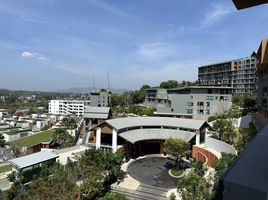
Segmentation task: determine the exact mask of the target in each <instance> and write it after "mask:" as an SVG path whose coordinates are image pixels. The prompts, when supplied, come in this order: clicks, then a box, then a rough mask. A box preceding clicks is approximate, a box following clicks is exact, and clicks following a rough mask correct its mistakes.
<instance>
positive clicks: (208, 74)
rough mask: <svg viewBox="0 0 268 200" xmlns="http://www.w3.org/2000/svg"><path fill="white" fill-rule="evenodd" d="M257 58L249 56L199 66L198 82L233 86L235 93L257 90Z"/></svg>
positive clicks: (202, 84)
mask: <svg viewBox="0 0 268 200" xmlns="http://www.w3.org/2000/svg"><path fill="white" fill-rule="evenodd" d="M256 65H257V59H256V58H255V57H247V58H241V59H236V60H230V61H226V62H221V63H215V64H211V65H205V66H201V67H199V68H198V82H199V85H201V86H217V87H218V86H222V87H232V88H233V92H232V93H233V94H252V93H254V92H255V82H256V78H255V72H256Z"/></svg>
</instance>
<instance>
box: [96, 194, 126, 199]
mask: <svg viewBox="0 0 268 200" xmlns="http://www.w3.org/2000/svg"><path fill="white" fill-rule="evenodd" d="M100 200H128V198H127V197H126V196H125V195H123V194H118V193H107V194H106V195H105V196H104V197H102V198H101V199H100Z"/></svg>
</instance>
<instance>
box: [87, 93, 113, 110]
mask: <svg viewBox="0 0 268 200" xmlns="http://www.w3.org/2000/svg"><path fill="white" fill-rule="evenodd" d="M89 98H90V106H93V107H109V105H110V93H109V92H106V91H98V92H94V91H92V92H90V94H89Z"/></svg>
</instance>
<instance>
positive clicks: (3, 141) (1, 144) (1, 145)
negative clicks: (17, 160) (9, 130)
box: [0, 133, 6, 148]
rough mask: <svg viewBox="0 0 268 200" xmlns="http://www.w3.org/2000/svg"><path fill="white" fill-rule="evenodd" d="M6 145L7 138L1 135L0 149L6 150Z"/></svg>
mask: <svg viewBox="0 0 268 200" xmlns="http://www.w3.org/2000/svg"><path fill="white" fill-rule="evenodd" d="M5 145H6V141H5V137H4V136H3V134H2V133H0V147H2V148H4V147H5Z"/></svg>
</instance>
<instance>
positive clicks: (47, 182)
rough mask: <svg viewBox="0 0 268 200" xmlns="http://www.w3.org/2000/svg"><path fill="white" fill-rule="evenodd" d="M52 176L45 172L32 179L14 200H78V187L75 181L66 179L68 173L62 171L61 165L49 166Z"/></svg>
mask: <svg viewBox="0 0 268 200" xmlns="http://www.w3.org/2000/svg"><path fill="white" fill-rule="evenodd" d="M49 171H50V173H52V174H53V176H49V175H48V174H46V175H45V176H43V177H40V178H38V179H36V180H34V181H33V182H32V183H31V184H29V185H28V186H27V187H25V190H24V191H23V192H20V194H18V195H17V196H16V197H15V198H14V199H15V200H35V199H39V200H54V199H61V200H71V199H74V200H79V199H80V189H79V187H78V186H76V184H75V183H72V182H70V181H69V180H68V175H67V173H66V172H64V170H63V167H61V166H59V165H55V166H53V167H51V168H49Z"/></svg>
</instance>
